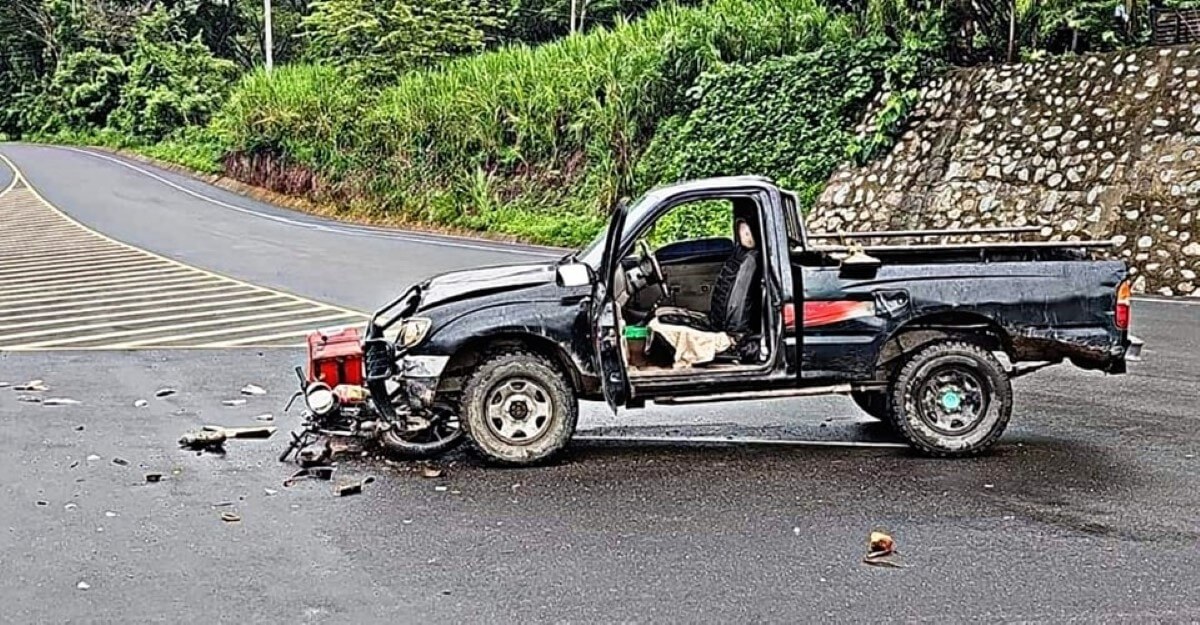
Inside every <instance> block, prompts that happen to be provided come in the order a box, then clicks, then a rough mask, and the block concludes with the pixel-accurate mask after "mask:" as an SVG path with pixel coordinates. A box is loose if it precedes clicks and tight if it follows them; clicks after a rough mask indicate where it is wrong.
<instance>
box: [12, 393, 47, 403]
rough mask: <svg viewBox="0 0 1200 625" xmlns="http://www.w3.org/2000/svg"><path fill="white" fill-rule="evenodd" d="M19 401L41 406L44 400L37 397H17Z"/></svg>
mask: <svg viewBox="0 0 1200 625" xmlns="http://www.w3.org/2000/svg"><path fill="white" fill-rule="evenodd" d="M17 401H23V402H25V403H27V404H40V403H42V398H41V397H38V396H37V395H17Z"/></svg>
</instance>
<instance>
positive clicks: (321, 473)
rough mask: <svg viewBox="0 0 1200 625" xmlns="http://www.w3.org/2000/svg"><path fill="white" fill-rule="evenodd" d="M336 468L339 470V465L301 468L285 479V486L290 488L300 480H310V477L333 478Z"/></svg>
mask: <svg viewBox="0 0 1200 625" xmlns="http://www.w3.org/2000/svg"><path fill="white" fill-rule="evenodd" d="M336 470H337V467H330V466H324V467H306V468H303V469H300V470H299V471H296V472H295V473H293V474H292V475H291V477H289V478H288V479H286V480H284V481H283V487H284V488H289V487H291V486H292V485H293V484H295V483H296V482H299V481H300V480H308V479H314V480H330V479H333V472H334V471H336Z"/></svg>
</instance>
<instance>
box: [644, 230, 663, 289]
mask: <svg viewBox="0 0 1200 625" xmlns="http://www.w3.org/2000/svg"><path fill="white" fill-rule="evenodd" d="M638 250H639V251H640V252H641V253H642V259H641V260H640V261H638V268H639V269H641V270H642V275H644V276H650V277H652V278H653V279H652V280H650V281H649V282H648V284H666V282H667V277H666V276H665V275H663V270H662V265H659V264H658V259H657V258H655V257H654V252H652V251H650V244H649V243H647V242H646V240H645V239H642V240H641V241H638Z"/></svg>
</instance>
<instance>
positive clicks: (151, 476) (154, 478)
mask: <svg viewBox="0 0 1200 625" xmlns="http://www.w3.org/2000/svg"><path fill="white" fill-rule="evenodd" d="M162 479H163V474H162V473H147V474H146V483H147V484H157V483H159V482H161V481H162Z"/></svg>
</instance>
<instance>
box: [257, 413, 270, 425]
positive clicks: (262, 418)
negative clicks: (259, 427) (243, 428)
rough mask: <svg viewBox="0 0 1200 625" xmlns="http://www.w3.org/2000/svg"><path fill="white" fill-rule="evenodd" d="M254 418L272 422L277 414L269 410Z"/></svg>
mask: <svg viewBox="0 0 1200 625" xmlns="http://www.w3.org/2000/svg"><path fill="white" fill-rule="evenodd" d="M254 420H255V421H262V422H263V423H271V422H272V421H274V420H275V415H273V414H271V413H269V412H268V413H266V414H260V415H258V416H257V417H254Z"/></svg>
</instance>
